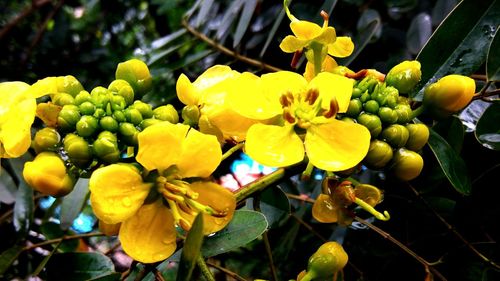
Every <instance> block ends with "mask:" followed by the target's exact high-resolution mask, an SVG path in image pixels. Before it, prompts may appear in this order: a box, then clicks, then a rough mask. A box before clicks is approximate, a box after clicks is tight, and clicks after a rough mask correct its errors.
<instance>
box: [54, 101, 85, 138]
mask: <svg viewBox="0 0 500 281" xmlns="http://www.w3.org/2000/svg"><path fill="white" fill-rule="evenodd" d="M80 118H81V115H80V110H79V109H78V107H77V106H76V105H72V104H68V105H65V106H63V108H62V109H61V111H60V112H59V115H58V116H57V127H59V128H61V130H63V131H66V132H71V131H73V130H75V126H76V123H77V122H78V120H80Z"/></svg>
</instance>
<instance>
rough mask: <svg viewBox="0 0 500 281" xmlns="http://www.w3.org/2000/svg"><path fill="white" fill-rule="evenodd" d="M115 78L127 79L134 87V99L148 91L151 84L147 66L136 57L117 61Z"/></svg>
mask: <svg viewBox="0 0 500 281" xmlns="http://www.w3.org/2000/svg"><path fill="white" fill-rule="evenodd" d="M115 78H116V79H123V80H125V81H127V82H128V83H129V84H130V86H132V88H133V89H134V93H135V98H136V99H140V98H141V97H142V96H143V95H144V94H146V93H147V92H149V91H150V90H151V88H152V84H153V83H152V81H153V80H152V77H151V74H150V73H149V69H148V66H147V65H146V64H145V63H144V62H143V61H141V60H138V59H131V60H128V61H125V62H122V63H119V64H118V66H117V68H116V73H115Z"/></svg>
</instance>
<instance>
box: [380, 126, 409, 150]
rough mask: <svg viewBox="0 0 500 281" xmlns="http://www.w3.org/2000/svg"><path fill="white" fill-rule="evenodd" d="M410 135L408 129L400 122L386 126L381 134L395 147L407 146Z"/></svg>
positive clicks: (383, 138) (382, 137)
mask: <svg viewBox="0 0 500 281" xmlns="http://www.w3.org/2000/svg"><path fill="white" fill-rule="evenodd" d="M409 136H410V134H409V132H408V129H406V127H405V126H403V125H400V124H392V125H390V126H389V127H387V128H385V129H384V130H383V131H382V133H381V134H380V138H381V139H382V140H384V141H386V142H387V143H389V144H390V145H391V146H392V147H394V148H400V147H403V146H405V144H406V142H407V141H408V137H409Z"/></svg>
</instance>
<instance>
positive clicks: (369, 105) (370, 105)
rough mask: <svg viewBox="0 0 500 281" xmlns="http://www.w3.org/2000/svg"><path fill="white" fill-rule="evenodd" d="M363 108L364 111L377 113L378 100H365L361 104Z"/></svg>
mask: <svg viewBox="0 0 500 281" xmlns="http://www.w3.org/2000/svg"><path fill="white" fill-rule="evenodd" d="M363 108H364V109H365V111H366V112H369V113H373V114H377V112H378V109H379V105H378V102H376V101H374V100H369V101H367V102H365V104H364V105H363Z"/></svg>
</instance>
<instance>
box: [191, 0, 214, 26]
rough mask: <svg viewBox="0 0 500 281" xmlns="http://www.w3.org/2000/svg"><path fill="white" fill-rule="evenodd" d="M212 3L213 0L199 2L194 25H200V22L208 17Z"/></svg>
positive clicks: (202, 22)
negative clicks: (199, 5)
mask: <svg viewBox="0 0 500 281" xmlns="http://www.w3.org/2000/svg"><path fill="white" fill-rule="evenodd" d="M213 4H214V0H204V1H202V2H201V7H200V11H199V12H198V16H197V17H196V23H195V26H196V27H200V26H201V25H202V24H204V23H205V22H206V21H207V20H208V19H210V17H209V16H208V14H209V13H210V10H211V9H212V7H213Z"/></svg>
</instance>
